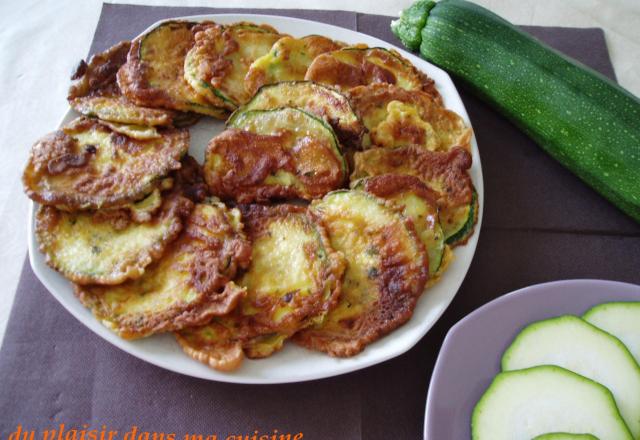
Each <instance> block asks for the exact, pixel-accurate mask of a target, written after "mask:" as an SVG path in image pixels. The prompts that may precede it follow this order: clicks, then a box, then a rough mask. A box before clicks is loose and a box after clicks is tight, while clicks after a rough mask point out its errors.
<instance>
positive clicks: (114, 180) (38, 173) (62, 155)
mask: <svg viewBox="0 0 640 440" xmlns="http://www.w3.org/2000/svg"><path fill="white" fill-rule="evenodd" d="M158 132H159V133H160V135H161V137H160V138H159V139H151V140H146V141H141V140H135V139H131V138H129V137H127V136H125V135H122V134H120V133H116V132H114V131H112V130H111V129H110V128H109V127H108V126H107V125H105V124H103V123H102V122H100V121H98V120H95V119H88V118H85V117H81V118H78V119H76V120H74V121H72V122H70V123H69V124H67V125H66V126H64V127H62V128H61V129H59V130H58V131H56V132H54V133H51V134H49V135H47V136H45V137H44V138H42V139H40V140H39V141H38V142H36V144H35V145H34V146H33V147H32V149H31V154H30V156H29V161H28V163H27V166H26V168H25V170H24V173H23V176H22V182H23V184H24V188H25V192H26V193H27V195H28V196H29V197H30V198H32V199H33V200H35V201H36V202H38V203H41V204H45V205H55V206H58V207H64V209H66V210H78V209H98V208H104V207H115V206H122V205H124V204H127V203H128V202H131V201H135V200H138V199H141V198H143V197H144V196H145V195H147V194H149V193H151V192H152V191H153V189H154V188H155V187H156V186H157V185H158V183H159V182H160V179H161V178H162V177H164V176H165V175H166V174H168V173H169V172H170V171H171V170H175V169H178V168H179V167H180V158H181V157H182V156H183V155H184V154H185V153H186V152H187V149H188V148H189V132H188V131H186V130H179V129H173V128H167V129H158Z"/></svg>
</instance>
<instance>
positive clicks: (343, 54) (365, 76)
mask: <svg viewBox="0 0 640 440" xmlns="http://www.w3.org/2000/svg"><path fill="white" fill-rule="evenodd" d="M305 79H306V80H311V81H315V82H319V83H322V84H328V85H330V86H334V87H337V88H340V89H343V90H349V89H351V88H353V87H357V86H365V85H368V84H376V83H387V84H393V85H396V86H398V87H400V88H403V89H406V90H412V91H417V90H421V91H423V92H425V93H427V94H429V95H430V96H432V97H433V99H434V100H435V101H436V102H437V103H439V104H442V98H441V97H440V93H438V90H437V89H436V87H435V83H434V81H433V80H432V79H431V78H429V77H428V76H426V75H425V74H424V73H422V72H421V71H419V70H418V69H416V68H415V67H414V66H413V64H411V63H410V62H409V61H408V60H406V59H405V58H403V57H402V56H401V55H400V54H399V53H398V52H396V51H395V50H393V49H391V50H387V49H382V48H379V47H374V48H366V47H346V48H344V49H340V50H336V51H333V52H328V53H324V54H322V55H319V56H317V57H316V58H315V60H313V63H311V65H310V66H309V69H308V70H307V73H306V75H305Z"/></svg>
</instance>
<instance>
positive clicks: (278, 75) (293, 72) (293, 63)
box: [244, 35, 344, 96]
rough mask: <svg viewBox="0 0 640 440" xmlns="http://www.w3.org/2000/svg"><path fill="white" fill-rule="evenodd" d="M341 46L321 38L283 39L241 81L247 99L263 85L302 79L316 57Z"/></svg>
mask: <svg viewBox="0 0 640 440" xmlns="http://www.w3.org/2000/svg"><path fill="white" fill-rule="evenodd" d="M342 47H344V44H343V43H339V42H336V41H333V40H331V39H330V38H326V37H323V36H321V35H307V36H306V37H302V38H293V37H290V36H286V37H282V38H281V39H279V40H278V41H276V43H275V44H274V45H273V47H271V50H269V52H268V53H267V54H265V55H263V56H261V57H260V58H258V59H256V60H255V61H254V62H253V63H252V64H251V66H250V67H249V71H248V72H247V75H246V76H245V78H244V87H245V89H246V91H247V93H248V94H249V96H253V95H254V94H255V93H256V92H257V91H258V89H259V88H260V87H262V86H263V85H265V84H273V83H278V82H282V81H300V80H303V79H304V75H305V74H306V73H307V69H308V68H309V66H310V65H311V62H312V61H313V60H314V59H315V57H317V56H318V55H320V54H323V53H325V52H331V51H334V50H338V49H340V48H342Z"/></svg>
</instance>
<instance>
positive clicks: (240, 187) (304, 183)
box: [204, 108, 347, 203]
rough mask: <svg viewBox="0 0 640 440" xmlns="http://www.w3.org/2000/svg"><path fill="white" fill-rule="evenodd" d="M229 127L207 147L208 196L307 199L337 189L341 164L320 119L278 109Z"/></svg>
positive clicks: (253, 199) (256, 112) (249, 116)
mask: <svg viewBox="0 0 640 440" xmlns="http://www.w3.org/2000/svg"><path fill="white" fill-rule="evenodd" d="M230 125H231V126H232V127H233V128H229V129H227V130H225V131H224V132H222V133H221V134H219V135H218V136H216V137H214V138H213V139H212V140H211V142H209V145H208V146H207V151H206V155H205V165H204V173H205V179H206V181H207V184H208V185H209V188H210V190H211V193H212V194H214V195H216V196H218V197H221V198H223V199H226V200H235V201H237V202H239V203H250V202H265V201H269V200H274V199H295V198H302V199H307V200H309V199H313V198H317V197H322V196H323V195H324V194H326V193H327V192H329V191H331V190H333V189H336V188H339V187H340V186H342V184H343V182H344V180H345V178H346V173H347V171H346V163H345V162H344V158H343V157H342V154H341V153H340V151H339V149H338V143H337V140H336V138H335V135H334V133H333V131H332V130H331V128H330V127H329V126H328V125H326V124H325V123H324V122H322V121H321V120H319V119H317V118H315V117H313V116H311V115H309V114H308V113H305V112H303V111H301V110H298V109H294V108H284V109H278V110H268V111H262V110H251V111H247V112H245V113H243V115H241V116H239V117H237V118H235V119H234V121H233V122H232V123H230Z"/></svg>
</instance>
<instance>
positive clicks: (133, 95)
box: [118, 21, 228, 119]
mask: <svg viewBox="0 0 640 440" xmlns="http://www.w3.org/2000/svg"><path fill="white" fill-rule="evenodd" d="M216 26H217V25H216V24H214V23H210V22H205V23H192V22H187V21H168V22H164V23H162V24H161V25H159V26H158V27H156V28H154V29H153V30H151V31H150V32H148V33H146V34H145V35H142V36H140V37H138V38H136V39H135V40H134V41H133V43H132V44H131V50H130V51H129V56H128V58H127V62H126V63H125V64H124V65H123V66H122V68H120V70H119V71H118V85H119V86H120V89H121V90H122V92H123V93H124V95H125V96H126V97H127V98H128V99H130V100H131V101H133V102H134V103H136V104H138V105H145V106H150V107H162V108H168V109H173V110H180V111H184V112H195V113H201V114H205V115H209V116H213V117H215V118H221V119H226V116H227V114H228V113H227V111H226V109H224V108H223V107H222V105H221V103H220V104H218V103H217V104H211V103H210V102H208V101H207V100H205V99H204V98H202V97H201V96H200V95H199V94H198V93H196V91H195V90H194V89H193V88H192V87H191V86H190V85H189V84H188V83H187V82H186V80H185V79H184V58H185V55H186V53H187V51H188V50H189V49H190V48H191V47H192V46H193V44H194V32H196V31H197V30H198V29H204V28H209V27H216Z"/></svg>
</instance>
